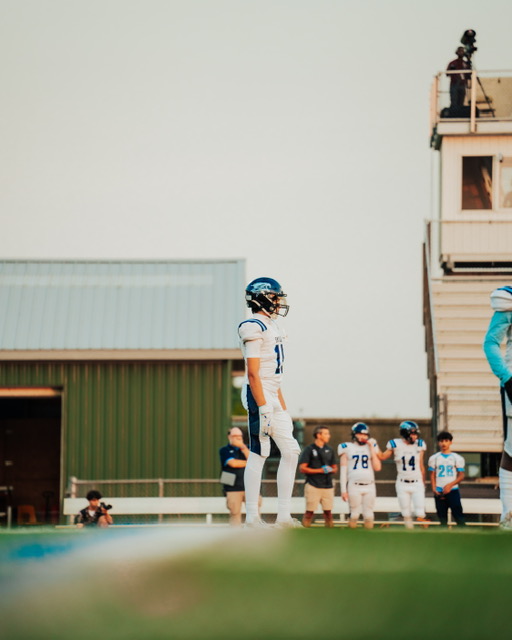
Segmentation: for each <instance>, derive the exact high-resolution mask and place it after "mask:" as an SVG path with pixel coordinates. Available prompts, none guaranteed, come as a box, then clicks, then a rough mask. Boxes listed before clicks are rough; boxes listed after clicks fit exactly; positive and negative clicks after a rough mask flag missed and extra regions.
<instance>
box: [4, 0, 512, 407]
mask: <svg viewBox="0 0 512 640" xmlns="http://www.w3.org/2000/svg"><path fill="white" fill-rule="evenodd" d="M0 9H1V14H0V15H1V20H0V73H1V76H0V80H1V86H2V94H3V95H2V100H1V101H0V116H1V117H0V136H1V144H0V181H1V182H0V216H1V221H2V229H3V233H2V234H1V235H0V256H2V257H4V258H217V257H243V258H246V259H247V278H248V280H250V279H252V278H254V277H257V276H260V275H268V276H271V277H274V278H277V279H278V280H279V281H280V282H281V283H282V284H283V286H284V288H285V290H286V291H287V292H288V293H289V301H290V304H291V307H292V308H291V312H290V315H289V317H288V318H287V319H286V320H285V321H284V323H286V328H287V331H288V333H289V335H290V343H289V346H288V351H287V365H288V366H287V372H286V373H287V377H286V382H285V387H284V392H285V397H286V398H287V400H288V404H289V407H290V409H291V411H292V413H293V414H294V415H296V416H298V415H303V416H306V417H307V416H319V417H335V416H351V417H369V416H380V417H393V416H398V417H417V418H419V417H426V416H429V415H430V409H429V406H428V382H427V378H426V357H425V354H424V332H423V326H422V311H421V296H422V291H421V287H422V284H421V282H422V280H421V242H422V238H423V221H424V219H425V218H428V217H430V215H431V204H430V180H431V176H430V174H431V170H430V166H431V153H432V152H431V151H430V150H429V142H428V141H429V131H428V109H429V90H430V83H431V79H432V77H433V75H434V74H435V73H436V72H437V71H439V70H441V69H444V68H445V67H446V65H447V63H448V62H449V61H450V60H451V59H453V58H454V57H455V56H454V50H455V48H456V46H457V45H458V43H459V39H460V37H461V35H462V33H463V31H464V30H465V29H469V28H472V29H475V30H476V32H477V46H478V52H477V54H476V55H475V58H474V61H475V66H476V67H477V68H479V69H482V70H485V69H507V68H511V67H512V54H511V48H510V24H512V3H510V1H509V0H508V1H502V0H487V1H486V2H485V3H484V2H481V0H479V1H474V0H468V1H464V2H462V1H459V2H453V1H449V0H448V1H445V2H441V1H439V0H433V1H431V2H428V3H426V2H425V3H422V4H421V5H420V4H418V3H413V2H411V1H410V0H393V1H391V0H389V1H387V2H385V1H382V0H381V1H379V2H377V1H370V0H359V1H344V0H338V1H334V0H331V1H327V0H308V1H304V0H281V1H280V0H258V1H250V0H175V1H173V0H167V1H163V0H161V1H155V0H145V1H142V0H141V1H134V0H119V1H118V0H115V1H113V0H110V1H109V0H102V1H97V0H92V1H91V0H89V1H88V2H78V1H74V0H47V1H43V0H25V1H23V2H20V1H19V0H14V1H6V0H0Z"/></svg>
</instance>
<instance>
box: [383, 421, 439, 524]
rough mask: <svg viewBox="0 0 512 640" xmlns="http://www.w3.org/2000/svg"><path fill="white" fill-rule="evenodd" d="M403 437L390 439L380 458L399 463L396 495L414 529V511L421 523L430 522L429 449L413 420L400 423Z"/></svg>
mask: <svg viewBox="0 0 512 640" xmlns="http://www.w3.org/2000/svg"><path fill="white" fill-rule="evenodd" d="M399 429H400V436H401V439H400V440H398V439H395V440H390V441H389V442H388V443H387V445H386V451H384V452H383V453H380V454H379V458H380V459H381V460H387V459H388V458H391V456H394V459H395V463H396V470H397V476H396V496H397V498H398V504H399V505H400V511H401V512H402V516H403V518H404V523H405V526H406V528H407V529H412V528H413V524H412V513H413V512H414V515H415V516H416V520H417V521H418V522H429V520H427V518H426V517H425V465H424V462H423V458H424V455H425V451H426V449H427V447H426V445H425V442H424V441H423V440H422V439H421V438H420V437H419V436H420V429H419V427H418V425H417V424H416V423H415V422H413V421H412V420H405V421H404V422H402V423H401V424H400V427H399Z"/></svg>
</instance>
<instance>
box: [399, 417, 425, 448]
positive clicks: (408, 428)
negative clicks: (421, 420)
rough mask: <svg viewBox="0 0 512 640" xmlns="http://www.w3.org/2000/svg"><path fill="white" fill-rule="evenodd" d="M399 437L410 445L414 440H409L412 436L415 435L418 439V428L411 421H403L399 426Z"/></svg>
mask: <svg viewBox="0 0 512 640" xmlns="http://www.w3.org/2000/svg"><path fill="white" fill-rule="evenodd" d="M399 429H400V435H401V436H402V438H403V439H404V440H407V442H408V443H409V444H412V443H413V442H414V440H413V439H412V438H411V436H412V435H414V434H416V436H417V437H418V438H419V436H420V428H419V427H418V425H417V424H416V423H415V422H413V421H412V420H405V421H404V422H402V423H401V424H400V427H399Z"/></svg>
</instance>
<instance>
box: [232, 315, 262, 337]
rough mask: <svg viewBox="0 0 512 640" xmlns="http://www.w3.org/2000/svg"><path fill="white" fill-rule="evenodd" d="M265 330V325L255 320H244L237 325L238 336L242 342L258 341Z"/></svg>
mask: <svg viewBox="0 0 512 640" xmlns="http://www.w3.org/2000/svg"><path fill="white" fill-rule="evenodd" d="M266 330H267V327H266V326H265V324H264V323H263V322H262V321H261V320H256V318H251V319H250V320H244V321H243V322H241V323H240V324H239V325H238V335H239V336H240V338H241V339H242V340H243V341H244V342H246V341H248V340H258V339H259V338H261V334H262V333H263V332H264V331H266Z"/></svg>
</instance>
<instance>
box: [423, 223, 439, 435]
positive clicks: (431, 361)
mask: <svg viewBox="0 0 512 640" xmlns="http://www.w3.org/2000/svg"><path fill="white" fill-rule="evenodd" d="M431 233H432V227H431V221H429V220H427V221H426V223H425V240H424V244H423V259H424V268H423V269H424V270H423V323H424V325H425V334H426V335H425V337H426V341H425V342H426V350H427V367H428V376H429V380H430V406H431V408H432V423H433V425H432V426H433V431H434V433H433V435H434V436H435V435H436V433H437V426H438V424H439V397H438V389H437V372H438V371H439V363H438V353H437V344H436V339H435V335H436V333H435V317H434V308H433V305H432V292H431V288H430V283H431V255H432V252H431Z"/></svg>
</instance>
